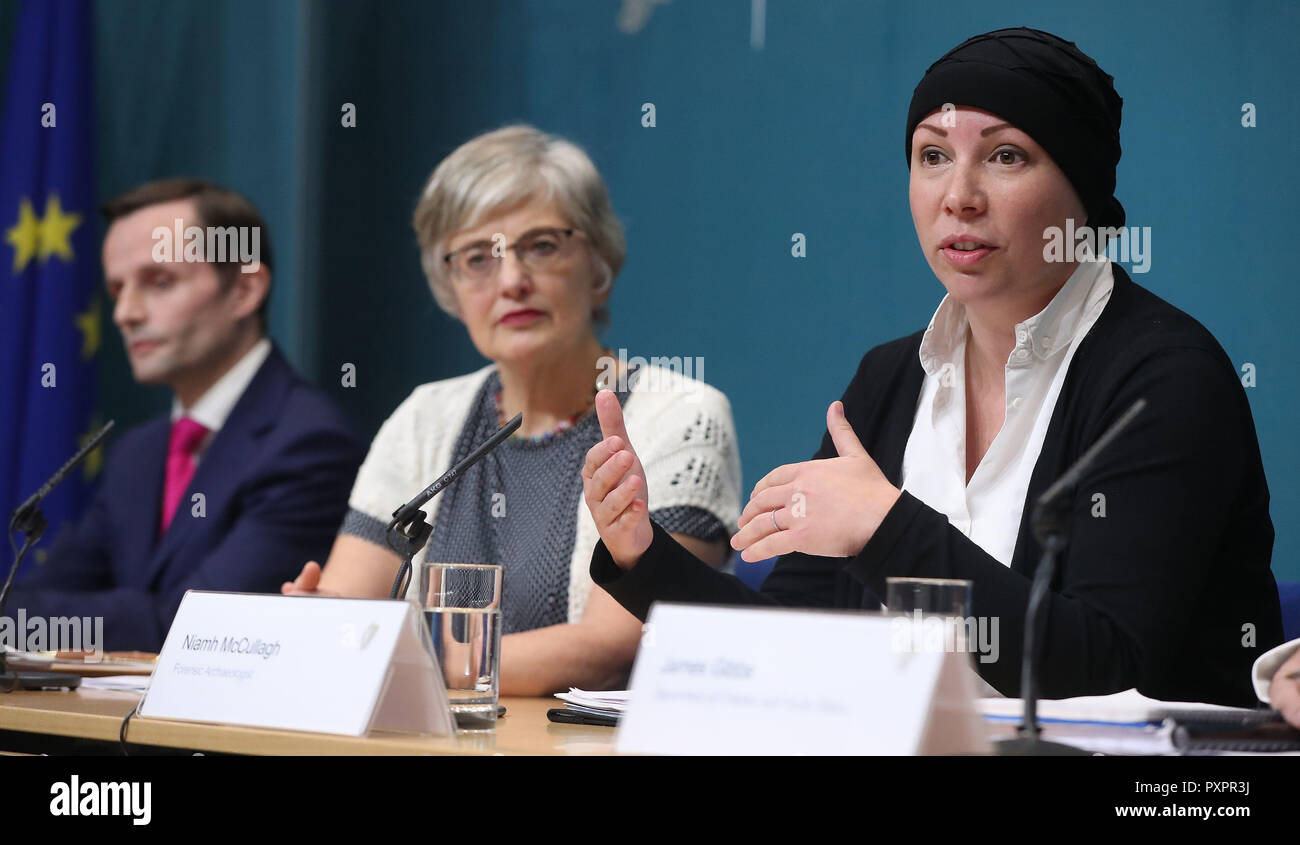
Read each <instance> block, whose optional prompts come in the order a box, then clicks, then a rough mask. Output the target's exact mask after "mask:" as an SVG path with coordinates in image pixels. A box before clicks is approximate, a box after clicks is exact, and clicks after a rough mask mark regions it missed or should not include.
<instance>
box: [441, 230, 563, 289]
mask: <svg viewBox="0 0 1300 845" xmlns="http://www.w3.org/2000/svg"><path fill="white" fill-rule="evenodd" d="M577 232H578V230H577V229H533V230H532V231H530V232H527V233H525V234H524V236H523V237H521V238H520V239H519V240H517V241H515V242H514V243H512V244H509V245H508V246H504V247H503V246H501V245H499V244H498V243H494V242H493V241H475V242H474V243H472V244H470V245H468V246H463V247H461V248H460V249H457V250H454V251H452V252H449V253H447V254H446V255H444V256H443V257H442V260H443V262H444V263H445V264H446V265H447V266H448V267H450V268H451V272H452V276H453V278H455V279H456V280H457V281H459V282H463V283H464V284H467V285H481V284H484V283H486V282H489V281H491V280H493V279H495V278H496V277H497V273H499V272H500V271H501V263H502V262H503V261H504V260H505V255H506V250H513V251H514V254H515V258H516V259H518V261H519V263H520V264H522V265H523V266H524V267H527V268H528V269H529V270H533V271H545V270H550V269H553V268H554V267H556V266H557V265H559V264H560V263H561V262H562V261H563V259H564V258H565V257H566V256H567V255H568V254H569V253H570V252H571V251H572V244H573V235H574V234H576V233H577ZM499 240H503V239H499Z"/></svg>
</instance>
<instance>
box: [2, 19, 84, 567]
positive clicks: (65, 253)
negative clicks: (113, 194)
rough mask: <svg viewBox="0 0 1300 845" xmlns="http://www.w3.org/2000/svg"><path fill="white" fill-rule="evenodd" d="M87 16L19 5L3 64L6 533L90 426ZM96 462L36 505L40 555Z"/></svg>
mask: <svg viewBox="0 0 1300 845" xmlns="http://www.w3.org/2000/svg"><path fill="white" fill-rule="evenodd" d="M90 13H91V10H90V2H89V0H27V2H25V3H24V4H23V7H22V9H21V10H20V11H19V14H18V26H17V28H16V29H15V30H14V36H13V37H14V43H13V46H12V49H11V51H10V54H9V55H10V61H9V69H8V75H7V76H6V85H5V95H4V104H3V108H4V111H3V114H2V115H0V118H2V122H0V235H2V236H3V241H0V516H2V517H3V520H4V526H5V528H6V529H8V527H9V516H10V514H11V513H12V512H13V510H14V508H16V507H18V505H20V504H21V503H22V502H23V500H24V499H26V498H27V497H28V496H30V495H31V494H32V493H34V492H35V491H36V489H37V488H38V487H40V485H41V484H42V483H43V482H44V481H45V479H46V478H48V477H49V476H50V475H52V474H53V473H54V471H55V470H57V469H58V468H59V467H60V466H62V464H63V462H64V461H65V460H67V459H68V458H69V457H71V456H72V453H73V452H74V451H76V450H77V448H78V447H79V445H80V444H81V443H82V442H84V441H85V440H86V439H88V436H89V434H90V433H91V427H92V424H93V423H94V419H93V417H94V412H95V393H96V391H95V384H96V381H97V379H96V365H95V355H96V353H97V351H98V349H99V341H100V337H99V329H100V310H101V309H102V307H103V305H102V302H101V299H100V297H99V296H98V291H99V287H100V286H99V283H98V279H99V257H98V255H97V253H96V237H95V179H94V160H95V146H94V128H95V120H94V100H93V98H92V89H91V78H92V77H91V18H90ZM101 448H102V447H101ZM99 457H100V456H99V455H91V459H90V460H88V461H87V462H86V463H85V464H83V465H82V471H80V472H76V473H74V474H73V475H72V476H71V477H69V478H68V480H67V481H65V482H64V483H63V485H62V486H61V487H60V488H59V489H57V490H55V491H54V493H53V494H51V495H50V497H49V498H48V499H46V500H45V505H44V512H45V517H46V519H47V520H49V523H50V529H49V531H48V533H47V535H46V539H45V540H44V541H42V543H41V545H42V546H45V545H47V544H48V543H49V542H50V539H51V538H52V537H53V536H54V535H56V534H57V533H58V531H59V529H60V528H61V527H63V526H64V525H65V524H66V523H67V522H68V521H69V520H71V519H74V518H76V517H77V515H78V514H79V513H80V511H81V508H82V507H83V506H84V504H85V502H86V500H87V498H88V491H89V487H90V484H91V483H92V481H93V476H94V473H95V472H96V471H97V469H98V465H99ZM40 553H41V549H40V547H37V552H36V554H37V556H38V557H39V555H40ZM30 560H31V558H29V561H30ZM3 568H4V569H5V570H7V569H8V562H7V563H6V564H5V566H4V567H3Z"/></svg>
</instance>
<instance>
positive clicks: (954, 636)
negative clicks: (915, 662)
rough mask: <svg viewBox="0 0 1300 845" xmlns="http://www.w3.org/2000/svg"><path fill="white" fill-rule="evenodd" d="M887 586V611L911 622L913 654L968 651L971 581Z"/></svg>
mask: <svg viewBox="0 0 1300 845" xmlns="http://www.w3.org/2000/svg"><path fill="white" fill-rule="evenodd" d="M885 585H886V592H885V608H886V609H887V610H888V612H889V613H890V614H891V615H895V616H905V617H907V618H908V619H910V620H911V622H912V625H911V635H912V650H913V651H933V650H936V649H937V650H945V651H960V652H964V651H969V649H970V646H971V645H972V643H971V642H970V640H971V637H970V636H969V632H968V630H967V629H968V627H969V624H970V622H968V620H970V607H971V582H970V581H967V580H965V579H959V578H886V579H885ZM930 620H934V621H930ZM971 621H973V620H971ZM936 626H937V627H936ZM935 634H938V636H935Z"/></svg>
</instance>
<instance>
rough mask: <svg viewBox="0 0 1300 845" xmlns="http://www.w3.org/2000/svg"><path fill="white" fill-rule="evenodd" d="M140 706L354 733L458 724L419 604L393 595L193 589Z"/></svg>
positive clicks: (190, 717)
mask: <svg viewBox="0 0 1300 845" xmlns="http://www.w3.org/2000/svg"><path fill="white" fill-rule="evenodd" d="M140 713H141V715H143V716H147V717H150V718H157V719H182V720H186V721H197V722H217V723H224V724H232V725H249V726H254V727H264V728H283V729H287V730H298V731H319V732H322V733H332V734H346V735H350V736H362V735H364V734H366V733H367V732H369V731H370V730H394V731H406V732H412V733H428V734H439V735H446V734H451V733H453V732H454V731H455V722H454V721H453V718H452V715H451V710H450V708H449V706H448V702H447V691H446V689H445V687H444V686H443V681H442V675H441V674H440V673H439V672H438V671H437V670H436V669H435V663H434V660H433V653H432V650H431V649H430V647H429V643H428V629H427V628H425V627H424V621H423V619H422V616H421V614H420V611H419V608H417V607H416V606H415V605H414V604H412V603H410V602H406V601H387V600H382V599H342V598H323V597H307V596H275V595H262V594H250V593H209V592H200V591H197V590H191V591H190V592H188V593H186V594H185V597H184V598H183V599H182V600H181V605H180V609H179V610H177V612H176V618H175V619H174V620H173V622H172V626H171V630H169V631H168V632H167V641H166V642H165V643H164V644H163V648H162V652H161V654H159V656H158V666H157V668H156V669H154V673H153V679H152V681H151V682H150V684H149V690H148V692H147V693H146V694H145V698H144V702H143V704H142V705H141V709H140Z"/></svg>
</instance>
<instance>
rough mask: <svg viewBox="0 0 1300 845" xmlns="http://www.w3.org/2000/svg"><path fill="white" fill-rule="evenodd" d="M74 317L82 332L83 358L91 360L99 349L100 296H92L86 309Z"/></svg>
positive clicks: (78, 329) (78, 328)
mask: <svg viewBox="0 0 1300 845" xmlns="http://www.w3.org/2000/svg"><path fill="white" fill-rule="evenodd" d="M73 319H74V320H75V321H76V323H77V331H79V332H81V359H82V360H83V361H89V360H90V359H91V358H93V357H94V356H95V353H96V352H98V351H99V297H97V296H93V297H91V299H90V303H89V304H88V305H87V306H86V310H85V311H82V312H81V313H79V314H77V315H76V317H74V318H73Z"/></svg>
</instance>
